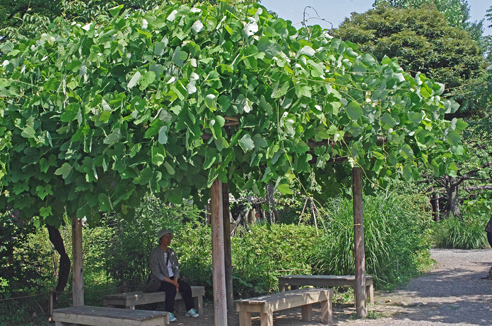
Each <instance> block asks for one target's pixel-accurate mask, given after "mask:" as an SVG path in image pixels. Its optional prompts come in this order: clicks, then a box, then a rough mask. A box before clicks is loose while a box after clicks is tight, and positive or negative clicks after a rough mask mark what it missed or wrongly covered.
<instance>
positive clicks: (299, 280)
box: [278, 275, 374, 305]
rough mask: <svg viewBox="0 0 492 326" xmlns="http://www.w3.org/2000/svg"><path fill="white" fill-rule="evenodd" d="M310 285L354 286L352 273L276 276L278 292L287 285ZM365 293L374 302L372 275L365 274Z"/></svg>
mask: <svg viewBox="0 0 492 326" xmlns="http://www.w3.org/2000/svg"><path fill="white" fill-rule="evenodd" d="M304 285H311V286H319V287H323V288H325V287H329V288H331V287H336V286H340V287H345V286H349V287H352V288H355V276H354V275H288V276H281V277H279V278H278V288H279V291H280V292H283V291H285V290H286V288H287V287H288V286H290V288H291V289H292V290H294V289H298V288H299V286H304ZM366 294H367V298H369V302H370V303H371V304H372V305H373V304H374V285H373V277H372V276H371V275H366Z"/></svg>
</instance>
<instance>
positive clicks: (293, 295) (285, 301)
mask: <svg viewBox="0 0 492 326" xmlns="http://www.w3.org/2000/svg"><path fill="white" fill-rule="evenodd" d="M331 292H333V289H302V290H294V291H287V292H281V293H274V294H269V295H265V296H260V297H256V298H250V299H242V300H237V301H236V302H237V307H238V308H237V309H238V311H251V312H265V313H266V312H269V311H279V310H284V309H289V308H293V307H300V306H304V305H308V304H313V303H317V302H321V301H326V300H328V299H329V298H330V293H331ZM258 309H261V311H258Z"/></svg>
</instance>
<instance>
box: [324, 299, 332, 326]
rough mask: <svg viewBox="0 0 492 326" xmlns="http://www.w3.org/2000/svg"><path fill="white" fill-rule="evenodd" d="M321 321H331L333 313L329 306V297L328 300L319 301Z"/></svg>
mask: <svg viewBox="0 0 492 326" xmlns="http://www.w3.org/2000/svg"><path fill="white" fill-rule="evenodd" d="M321 322H322V323H323V324H331V323H333V313H332V308H331V297H330V299H329V300H326V301H321Z"/></svg>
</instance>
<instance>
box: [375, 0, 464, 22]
mask: <svg viewBox="0 0 492 326" xmlns="http://www.w3.org/2000/svg"><path fill="white" fill-rule="evenodd" d="M381 3H389V4H390V5H391V6H393V7H395V8H403V9H408V8H414V9H418V8H420V7H422V6H427V5H429V4H434V5H435V6H436V8H437V10H439V11H440V12H441V13H443V14H444V16H445V17H446V20H447V21H448V23H449V24H450V25H451V26H453V27H461V28H463V29H465V28H466V27H468V26H469V25H470V23H469V22H467V21H468V19H470V6H469V5H468V1H466V0H464V1H463V0H375V1H374V6H377V5H378V4H381Z"/></svg>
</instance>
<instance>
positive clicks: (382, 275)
mask: <svg viewBox="0 0 492 326" xmlns="http://www.w3.org/2000/svg"><path fill="white" fill-rule="evenodd" d="M329 206H330V207H333V208H332V209H328V210H327V212H328V215H329V217H330V221H329V225H328V233H327V234H326V235H324V236H323V237H320V238H319V239H317V241H316V253H315V254H314V256H313V273H315V274H327V275H354V273H355V270H354V263H353V262H354V226H353V223H354V219H353V206H352V201H351V200H349V199H336V200H333V201H332V202H331V204H330V205H329ZM429 223H430V213H429V211H428V207H427V204H426V202H425V198H424V197H423V196H420V195H413V196H412V195H405V196H403V195H398V194H394V193H393V194H389V195H388V196H385V195H384V194H380V195H377V196H375V197H370V196H367V197H365V198H364V233H365V235H364V240H365V243H364V246H365V256H366V273H367V274H368V275H373V276H374V279H375V283H376V286H377V287H379V288H393V287H394V286H396V285H398V284H400V283H402V282H404V281H406V280H408V279H410V278H411V277H412V276H415V275H417V274H418V273H419V271H421V270H422V269H423V268H424V266H422V264H424V263H427V262H429V260H428V259H422V258H425V257H426V256H428V253H427V249H428V248H429V245H428V244H427V243H426V242H425V237H424V235H425V234H426V229H427V227H428V225H429Z"/></svg>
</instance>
